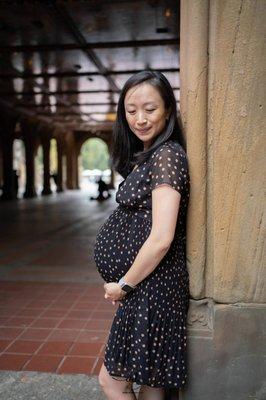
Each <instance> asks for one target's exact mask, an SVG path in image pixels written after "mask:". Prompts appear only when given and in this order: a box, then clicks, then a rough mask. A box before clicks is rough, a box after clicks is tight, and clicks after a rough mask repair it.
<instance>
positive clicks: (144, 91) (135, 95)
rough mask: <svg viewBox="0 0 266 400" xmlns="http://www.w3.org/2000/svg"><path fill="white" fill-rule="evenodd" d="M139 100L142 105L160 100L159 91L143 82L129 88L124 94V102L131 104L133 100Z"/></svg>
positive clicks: (133, 102)
mask: <svg viewBox="0 0 266 400" xmlns="http://www.w3.org/2000/svg"><path fill="white" fill-rule="evenodd" d="M136 101H137V102H141V103H142V104H143V105H147V104H150V103H155V102H161V101H162V98H161V95H160V93H159V91H158V90H157V89H156V88H155V87H154V86H153V85H151V84H149V83H143V84H140V85H136V86H134V87H132V88H130V89H129V90H128V91H127V93H126V95H125V103H126V104H127V105H131V104H132V105H133V104H135V102H136Z"/></svg>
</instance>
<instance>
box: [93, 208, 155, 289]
mask: <svg viewBox="0 0 266 400" xmlns="http://www.w3.org/2000/svg"><path fill="white" fill-rule="evenodd" d="M150 229H151V226H150V224H149V222H148V221H147V220H144V219H143V218H141V217H138V216H132V215H131V214H128V213H127V212H126V211H121V210H120V209H116V210H115V211H114V213H113V214H111V216H110V217H109V218H108V219H107V221H106V222H105V223H104V224H103V225H102V227H101V228H100V230H99V232H98V234H97V236H96V241H95V246H94V261H95V263H96V267H97V269H98V271H99V273H100V275H101V276H102V278H103V279H104V280H105V281H106V282H117V281H118V280H119V279H120V278H121V277H122V276H123V275H124V274H125V273H126V272H127V271H128V270H129V268H130V267H131V265H132V264H133V262H134V260H135V258H136V256H137V254H138V252H139V249H140V248H141V246H142V245H143V243H144V242H145V240H146V239H147V237H148V236H149V233H150Z"/></svg>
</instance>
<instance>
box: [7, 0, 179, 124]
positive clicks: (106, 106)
mask: <svg viewBox="0 0 266 400" xmlns="http://www.w3.org/2000/svg"><path fill="white" fill-rule="evenodd" d="M0 43H1V44H0V51H1V58H0V105H1V103H2V104H5V105H6V106H8V107H10V108H11V109H14V110H17V111H19V112H20V113H21V114H26V115H30V116H36V117H38V118H39V119H40V120H44V121H47V122H48V123H49V124H52V125H54V126H59V127H61V128H63V129H73V130H90V129H95V128H97V129H109V128H110V126H111V125H112V121H113V120H114V118H115V111H116V104H117V101H118V96H119V92H120V90H121V88H122V86H123V84H124V83H125V81H126V80H127V79H128V78H129V76H130V75H132V74H133V73H134V72H137V71H141V70H143V69H153V70H160V71H162V72H163V73H164V74H165V76H166V77H167V78H168V79H169V81H170V83H171V85H172V87H173V88H174V89H175V90H174V91H175V95H176V100H177V103H178V100H179V2H178V1H176V0H146V1H133V0H117V1H103V0H94V1H93V0H92V1H89V0H88V1H81V0H80V1H47V0H46V1H1V2H0Z"/></svg>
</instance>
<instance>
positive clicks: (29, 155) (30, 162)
mask: <svg viewBox="0 0 266 400" xmlns="http://www.w3.org/2000/svg"><path fill="white" fill-rule="evenodd" d="M37 128H38V122H37V121H29V120H27V119H25V118H23V119H22V120H21V133H22V138H23V141H24V146H25V158H26V187H25V192H24V194H23V197H24V198H31V197H35V196H37V193H36V189H35V163H34V157H35V150H36V145H37Z"/></svg>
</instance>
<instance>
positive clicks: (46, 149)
mask: <svg viewBox="0 0 266 400" xmlns="http://www.w3.org/2000/svg"><path fill="white" fill-rule="evenodd" d="M42 148H43V189H42V195H48V194H51V193H52V190H51V186H50V138H49V137H47V138H45V139H42Z"/></svg>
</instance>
